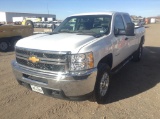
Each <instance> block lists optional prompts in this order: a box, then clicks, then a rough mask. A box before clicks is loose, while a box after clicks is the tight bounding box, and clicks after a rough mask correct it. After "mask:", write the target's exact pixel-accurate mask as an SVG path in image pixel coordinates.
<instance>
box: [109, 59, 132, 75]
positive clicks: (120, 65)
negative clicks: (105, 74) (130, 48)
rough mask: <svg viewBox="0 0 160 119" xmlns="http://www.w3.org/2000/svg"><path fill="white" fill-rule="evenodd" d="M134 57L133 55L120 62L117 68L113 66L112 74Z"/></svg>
mask: <svg viewBox="0 0 160 119" xmlns="http://www.w3.org/2000/svg"><path fill="white" fill-rule="evenodd" d="M132 59H133V56H131V57H129V58H127V59H126V60H124V61H123V62H122V63H120V64H119V65H118V66H116V67H115V68H113V69H112V70H111V74H112V75H113V74H115V73H117V72H118V71H119V70H120V69H122V68H123V67H124V66H125V65H126V64H127V63H128V62H130V61H131V60H132Z"/></svg>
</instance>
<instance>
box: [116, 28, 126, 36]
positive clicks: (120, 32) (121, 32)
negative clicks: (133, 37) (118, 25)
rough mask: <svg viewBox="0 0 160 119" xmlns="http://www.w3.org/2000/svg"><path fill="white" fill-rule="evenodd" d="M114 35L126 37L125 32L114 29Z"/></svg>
mask: <svg viewBox="0 0 160 119" xmlns="http://www.w3.org/2000/svg"><path fill="white" fill-rule="evenodd" d="M114 34H115V35H126V31H125V30H123V29H114Z"/></svg>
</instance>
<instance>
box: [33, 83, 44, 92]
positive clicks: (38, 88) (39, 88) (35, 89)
mask: <svg viewBox="0 0 160 119" xmlns="http://www.w3.org/2000/svg"><path fill="white" fill-rule="evenodd" d="M31 89H32V91H35V92H38V93H41V94H44V92H43V90H42V88H41V87H39V86H35V85H31Z"/></svg>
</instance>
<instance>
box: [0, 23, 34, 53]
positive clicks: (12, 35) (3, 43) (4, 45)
mask: <svg viewBox="0 0 160 119" xmlns="http://www.w3.org/2000/svg"><path fill="white" fill-rule="evenodd" d="M30 35H33V28H32V27H31V26H20V25H3V24H1V25H0V51H3V52H5V51H8V50H9V49H10V48H12V47H14V45H15V43H16V42H17V41H18V40H19V39H21V38H23V37H27V36H30Z"/></svg>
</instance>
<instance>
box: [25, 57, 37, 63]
mask: <svg viewBox="0 0 160 119" xmlns="http://www.w3.org/2000/svg"><path fill="white" fill-rule="evenodd" d="M28 60H29V61H30V62H32V63H36V62H39V61H40V59H38V58H37V57H35V56H31V57H29V58H28Z"/></svg>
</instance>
